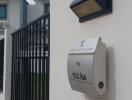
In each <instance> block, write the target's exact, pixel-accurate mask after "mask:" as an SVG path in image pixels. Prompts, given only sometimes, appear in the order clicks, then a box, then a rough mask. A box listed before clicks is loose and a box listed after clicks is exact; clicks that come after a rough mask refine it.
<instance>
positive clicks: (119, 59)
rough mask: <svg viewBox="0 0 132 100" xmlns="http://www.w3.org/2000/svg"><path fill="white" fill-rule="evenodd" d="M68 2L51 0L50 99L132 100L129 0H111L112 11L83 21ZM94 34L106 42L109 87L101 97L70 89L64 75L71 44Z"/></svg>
mask: <svg viewBox="0 0 132 100" xmlns="http://www.w3.org/2000/svg"><path fill="white" fill-rule="evenodd" d="M71 1H72V0H51V63H50V65H51V68H50V100H131V99H132V94H131V93H132V77H131V76H132V72H131V71H132V53H131V51H132V45H131V43H132V19H131V18H132V13H131V9H132V6H131V3H132V1H130V0H113V6H114V7H113V8H114V9H113V10H114V11H113V14H111V15H108V16H104V17H101V18H97V19H94V20H91V21H87V22H85V23H79V22H78V19H77V17H76V15H75V14H74V13H73V12H72V11H71V10H70V9H69V5H70V3H71ZM97 36H101V37H102V39H103V41H104V42H105V43H106V44H107V74H108V77H107V79H108V90H107V94H106V95H105V97H104V98H100V99H99V98H89V97H88V96H87V95H84V94H82V93H79V92H76V91H73V90H71V88H70V85H69V82H68V78H67V54H68V49H69V48H70V46H71V44H72V43H73V42H74V41H76V40H78V39H83V38H90V37H97Z"/></svg>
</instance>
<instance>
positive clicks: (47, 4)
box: [44, 2, 50, 14]
mask: <svg viewBox="0 0 132 100" xmlns="http://www.w3.org/2000/svg"><path fill="white" fill-rule="evenodd" d="M49 12H50V4H49V3H47V2H46V3H44V14H48V13H49Z"/></svg>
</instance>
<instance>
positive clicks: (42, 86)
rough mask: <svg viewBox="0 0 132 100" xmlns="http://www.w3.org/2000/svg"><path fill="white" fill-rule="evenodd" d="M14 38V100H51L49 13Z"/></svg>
mask: <svg viewBox="0 0 132 100" xmlns="http://www.w3.org/2000/svg"><path fill="white" fill-rule="evenodd" d="M12 37H13V48H12V51H13V52H12V89H11V100H49V56H50V15H46V16H42V17H40V18H38V19H36V20H35V21H34V22H32V23H30V24H29V25H27V26H26V27H24V28H22V29H19V30H17V31H16V32H14V33H13V34H12Z"/></svg>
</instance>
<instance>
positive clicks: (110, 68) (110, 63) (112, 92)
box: [85, 47, 116, 100]
mask: <svg viewBox="0 0 132 100" xmlns="http://www.w3.org/2000/svg"><path fill="white" fill-rule="evenodd" d="M106 60H107V93H106V94H105V95H104V97H101V98H93V97H92V98H90V97H89V96H88V95H85V97H86V99H87V100H116V86H115V84H116V81H115V70H116V69H115V56H114V48H113V47H107V58H106Z"/></svg>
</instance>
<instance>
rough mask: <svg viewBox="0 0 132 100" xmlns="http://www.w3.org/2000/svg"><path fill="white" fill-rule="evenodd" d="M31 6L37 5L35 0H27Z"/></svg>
mask: <svg viewBox="0 0 132 100" xmlns="http://www.w3.org/2000/svg"><path fill="white" fill-rule="evenodd" d="M26 1H27V2H28V3H29V4H35V2H34V0H26Z"/></svg>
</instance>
